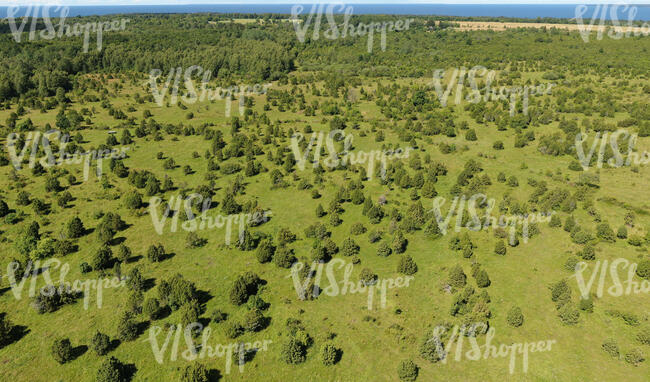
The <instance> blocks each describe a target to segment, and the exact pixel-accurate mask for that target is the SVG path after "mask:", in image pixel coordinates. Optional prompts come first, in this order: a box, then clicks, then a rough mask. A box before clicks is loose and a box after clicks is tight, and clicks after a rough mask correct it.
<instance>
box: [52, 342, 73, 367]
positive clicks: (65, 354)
mask: <svg viewBox="0 0 650 382" xmlns="http://www.w3.org/2000/svg"><path fill="white" fill-rule="evenodd" d="M51 350H52V357H54V360H55V361H56V362H58V363H60V364H64V363H66V362H68V361H70V360H71V359H72V345H71V344H70V340H69V339H67V338H59V339H56V340H54V343H52V348H51Z"/></svg>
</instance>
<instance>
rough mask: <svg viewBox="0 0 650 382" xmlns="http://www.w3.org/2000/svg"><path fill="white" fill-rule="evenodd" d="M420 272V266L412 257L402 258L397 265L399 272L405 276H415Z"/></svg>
mask: <svg viewBox="0 0 650 382" xmlns="http://www.w3.org/2000/svg"><path fill="white" fill-rule="evenodd" d="M417 271H418V266H417V264H416V263H415V261H413V259H412V258H411V256H409V255H405V256H402V257H400V259H399V262H398V263H397V272H399V273H402V274H405V275H414V274H415V273H416V272H417Z"/></svg>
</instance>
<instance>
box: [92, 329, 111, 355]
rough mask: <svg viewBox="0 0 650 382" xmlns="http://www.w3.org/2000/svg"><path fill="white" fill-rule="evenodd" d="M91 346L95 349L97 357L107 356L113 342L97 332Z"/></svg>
mask: <svg viewBox="0 0 650 382" xmlns="http://www.w3.org/2000/svg"><path fill="white" fill-rule="evenodd" d="M90 346H91V347H92V348H93V350H94V351H95V353H97V355H106V353H108V350H109V349H110V346H111V340H110V338H109V337H108V336H107V335H106V334H104V333H100V332H96V333H95V335H94V336H93V339H92V341H91V343H90Z"/></svg>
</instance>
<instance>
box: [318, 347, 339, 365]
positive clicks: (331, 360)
mask: <svg viewBox="0 0 650 382" xmlns="http://www.w3.org/2000/svg"><path fill="white" fill-rule="evenodd" d="M320 354H321V360H322V361H323V365H325V366H331V365H334V364H335V363H336V362H338V356H339V349H337V348H336V346H334V345H333V344H331V343H325V344H323V347H321V351H320Z"/></svg>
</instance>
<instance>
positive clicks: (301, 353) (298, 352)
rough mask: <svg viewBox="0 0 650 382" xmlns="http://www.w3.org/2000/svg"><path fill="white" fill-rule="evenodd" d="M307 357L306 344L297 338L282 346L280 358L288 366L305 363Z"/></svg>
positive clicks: (290, 339)
mask: <svg viewBox="0 0 650 382" xmlns="http://www.w3.org/2000/svg"><path fill="white" fill-rule="evenodd" d="M306 357H307V348H306V346H305V344H303V343H302V342H300V341H298V340H297V339H295V338H289V339H288V340H287V341H285V342H284V343H283V344H282V348H281V350H280V358H282V360H283V361H284V362H286V363H288V364H298V363H302V362H305V359H306Z"/></svg>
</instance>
